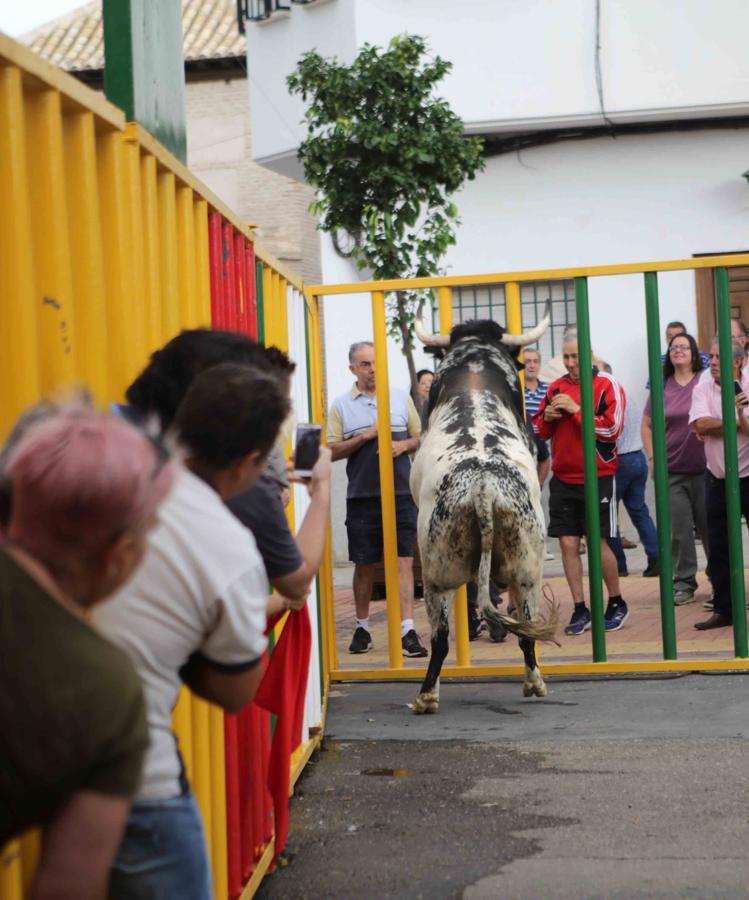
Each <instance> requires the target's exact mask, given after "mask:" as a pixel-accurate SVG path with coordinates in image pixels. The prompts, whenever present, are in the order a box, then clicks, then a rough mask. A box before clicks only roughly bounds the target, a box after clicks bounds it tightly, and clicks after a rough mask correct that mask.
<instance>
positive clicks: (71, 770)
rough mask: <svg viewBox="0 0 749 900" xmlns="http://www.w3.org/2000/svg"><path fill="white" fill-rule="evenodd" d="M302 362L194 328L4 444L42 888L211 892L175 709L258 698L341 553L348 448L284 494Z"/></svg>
mask: <svg viewBox="0 0 749 900" xmlns="http://www.w3.org/2000/svg"><path fill="white" fill-rule="evenodd" d="M293 370H294V365H293V363H292V362H290V361H289V359H288V358H287V357H286V356H285V354H283V353H281V352H280V351H278V350H276V349H274V348H269V349H266V348H264V347H262V346H261V345H258V344H257V343H255V342H254V341H252V340H250V339H249V338H247V337H245V336H243V335H240V334H237V333H231V332H222V331H211V330H207V329H197V330H193V331H185V332H182V333H181V334H180V335H179V336H177V337H176V338H174V339H173V340H172V341H170V342H169V343H168V344H167V345H166V346H165V347H163V348H162V349H160V350H159V351H157V352H156V353H154V354H153V356H152V357H151V359H150V361H149V362H148V364H147V365H146V367H145V368H144V370H143V372H142V373H141V374H140V375H139V376H138V378H136V379H135V381H134V382H133V384H132V385H131V386H130V388H129V389H128V391H127V399H128V405H126V406H119V407H116V409H115V411H114V412H113V413H112V414H110V415H104V414H102V413H99V412H96V411H95V410H94V409H93V407H92V406H91V404H90V402H88V401H87V400H86V399H85V398H81V399H77V400H76V401H75V402H71V403H66V404H62V405H59V404H55V403H45V404H41V405H40V406H39V407H37V408H34V409H33V410H31V411H29V413H27V414H26V415H24V416H23V417H22V418H21V419H20V420H19V422H18V424H17V426H16V428H15V429H14V431H13V433H12V434H11V436H10V438H9V439H8V442H7V443H6V445H5V447H4V449H3V452H2V454H1V455H0V517H1V518H2V522H1V523H0V525H1V527H2V529H3V533H4V543H3V545H2V547H0V573H1V581H0V625H1V627H0V669H1V671H2V676H3V677H2V678H0V735H2V738H0V844H3V843H5V842H6V841H8V840H10V839H12V838H14V837H17V836H19V835H20V834H21V833H22V832H24V831H25V830H26V829H28V828H30V827H39V828H41V830H42V853H41V857H40V860H39V865H38V867H37V870H36V875H35V883H34V888H33V896H34V897H38V898H43V897H48V896H49V897H51V896H54V897H62V898H76V900H79V898H84V900H85V898H88V897H91V898H93V897H97V898H101V897H104V896H109V897H110V898H111V900H120V898H136V897H137V898H140V897H180V898H191V900H192V898H194V900H209V898H211V897H212V896H213V892H212V888H211V876H210V868H209V865H208V858H207V854H206V843H205V837H204V834H203V825H202V821H201V817H200V813H199V811H198V808H197V805H196V803H195V800H194V798H193V795H192V792H191V789H190V785H189V783H188V780H187V777H186V774H185V769H184V766H183V764H182V759H181V756H180V751H179V747H178V745H177V741H176V737H175V735H174V733H173V732H172V727H171V715H172V710H173V708H174V705H175V703H176V700H177V696H178V693H179V691H180V688H181V686H182V685H187V686H189V687H190V689H191V690H192V691H193V692H194V693H195V694H197V695H198V696H200V697H203V698H205V699H206V700H209V701H210V702H212V703H214V704H217V705H218V706H220V707H222V708H223V709H224V710H226V711H228V712H236V711H238V710H240V709H241V708H243V707H244V706H245V705H246V704H247V703H248V702H250V700H251V699H252V698H253V696H254V694H255V691H256V689H257V687H258V684H259V682H260V680H261V677H262V667H261V665H260V661H261V658H262V656H263V652H264V650H265V648H266V645H267V639H266V637H265V632H266V626H267V621H268V617H269V615H273V614H274V613H277V612H279V611H281V610H292V611H294V610H301V609H302V608H303V607H304V606H305V604H306V602H307V598H308V595H309V592H310V587H311V583H312V580H313V578H314V577H315V574H316V572H317V569H318V567H319V565H320V562H321V560H322V555H323V550H324V545H325V529H326V523H327V518H328V513H329V502H330V464H331V454H330V450H329V449H327V448H325V447H323V448H321V449H320V451H319V456H318V459H317V462H316V463H315V465H314V468H313V469H312V474H311V477H310V478H309V479H305V481H306V484H307V487H308V490H309V493H310V503H309V505H308V508H307V511H306V514H305V517H304V519H303V521H302V522H301V524H300V527H299V530H298V533H297V535H296V536H293V535H292V534H291V532H290V531H289V526H288V524H287V520H286V517H285V515H284V499H285V498H284V491H288V487H289V476H288V472H287V466H286V463H285V460H284V459H283V458H282V457H281V458H279V452H278V450H277V448H278V446H279V441H281V442H282V443H285V442H286V438H287V437H288V434H289V431H290V427H291V425H292V423H293V416H292V411H291V404H290V400H289V393H290V379H291V375H292V372H293ZM270 586H272V587H273V588H275V590H274V592H273V593H272V594H271V593H270V591H269V587H270ZM292 614H293V613H292Z"/></svg>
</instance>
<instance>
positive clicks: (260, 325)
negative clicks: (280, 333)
mask: <svg viewBox="0 0 749 900" xmlns="http://www.w3.org/2000/svg"><path fill="white" fill-rule="evenodd" d="M255 298H256V300H257V339H258V343H260V344H264V343H265V305H264V303H263V264H262V263H261V262H256V263H255Z"/></svg>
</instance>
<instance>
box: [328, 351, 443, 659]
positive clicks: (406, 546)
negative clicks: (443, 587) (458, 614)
mask: <svg viewBox="0 0 749 900" xmlns="http://www.w3.org/2000/svg"><path fill="white" fill-rule="evenodd" d="M349 369H350V370H351V374H352V375H353V376H354V377H355V379H356V381H355V383H354V385H353V387H352V388H351V390H350V391H348V392H347V393H345V394H341V396H340V397H336V399H335V400H334V401H333V404H332V406H331V408H330V413H329V414H328V445H329V446H330V449H331V452H332V455H333V462H335V461H336V460H338V459H346V460H348V462H347V463H346V475H347V476H348V489H347V491H346V533H347V535H348V546H349V559H350V560H351V562H352V563H354V585H353V587H354V603H355V604H356V629H355V631H354V636H353V639H352V641H351V645H350V646H349V653H367V652H368V651H369V650H371V648H372V637H371V634H370V629H369V603H370V600H371V599H372V587H373V584H374V574H375V567H376V565H377V563H378V562H380V560H381V559H382V552H383V537H382V508H381V500H380V465H379V460H378V456H377V454H378V441H377V394H376V392H375V355H374V346H373V345H372V343H371V342H369V341H359V342H358V343H356V344H352V345H351V348H350V350H349ZM390 424H391V428H392V439H393V477H394V483H395V515H396V527H397V534H398V578H399V586H400V603H401V643H402V649H403V655H404V656H411V657H422V656H426V655H427V651H426V648H425V647H424V646H423V645H422V643H421V641H420V640H419V636H418V635H417V634H416V631H415V629H414V622H413V602H414V576H413V557H414V549H415V547H416V505H415V503H414V502H413V499H412V497H411V489H410V487H409V484H408V480H409V476H410V474H411V459H410V457H409V454H410V453H413V452H414V451H415V450H416V449H417V448H418V446H419V435H420V433H421V423H420V421H419V414H418V413H417V412H416V407H415V406H414V402H413V400H412V399H411V397H410V396H409V395H408V394H407V393H406V392H405V391H402V390H400V389H399V388H390Z"/></svg>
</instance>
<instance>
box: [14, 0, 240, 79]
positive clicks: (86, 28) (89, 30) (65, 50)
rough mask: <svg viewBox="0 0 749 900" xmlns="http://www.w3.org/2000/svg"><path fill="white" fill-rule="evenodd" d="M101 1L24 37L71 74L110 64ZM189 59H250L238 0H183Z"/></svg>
mask: <svg viewBox="0 0 749 900" xmlns="http://www.w3.org/2000/svg"><path fill="white" fill-rule="evenodd" d="M101 7H102V4H101V0H94V2H92V3H87V4H86V5H85V6H81V7H80V8H79V9H76V10H73V12H70V13H67V14H66V15H64V16H60V17H59V18H57V19H52V21H50V22H47V23H46V24H45V25H40V26H39V27H38V28H35V29H34V30H33V31H29V32H28V33H27V34H24V35H22V36H21V37H20V38H19V40H20V41H21V43H23V44H26V46H28V47H29V48H30V49H31V50H33V51H34V52H35V53H38V54H39V56H41V57H43V58H44V59H46V60H47V61H48V62H51V63H53V64H54V65H56V66H59V67H60V68H61V69H66V70H67V71H69V72H80V71H83V70H85V69H103V68H104V31H103V28H102V14H101ZM182 28H183V31H184V38H183V46H184V52H185V61H186V62H194V61H197V60H201V59H205V60H210V59H226V58H229V57H236V56H240V57H244V55H245V53H246V52H247V45H246V42H245V37H244V35H241V34H239V31H238V29H237V19H236V5H235V4H234V3H233V2H232V0H182Z"/></svg>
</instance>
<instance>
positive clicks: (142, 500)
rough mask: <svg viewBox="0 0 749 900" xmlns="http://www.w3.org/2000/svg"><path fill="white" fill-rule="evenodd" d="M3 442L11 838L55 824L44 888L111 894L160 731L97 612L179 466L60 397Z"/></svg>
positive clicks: (0, 701) (2, 584) (45, 855)
mask: <svg viewBox="0 0 749 900" xmlns="http://www.w3.org/2000/svg"><path fill="white" fill-rule="evenodd" d="M14 440H15V441H16V443H15V446H13V447H12V449H10V450H9V451H8V452H7V453H4V454H3V456H4V460H3V461H4V464H5V465H4V472H3V476H4V477H7V479H8V484H10V486H11V488H12V509H10V511H9V520H8V521H7V523H6V535H5V536H6V543H4V544H3V545H2V546H0V846H2V845H3V844H4V843H5V842H6V841H8V840H10V839H12V838H14V837H16V836H18V835H20V834H21V833H22V832H24V831H25V830H26V829H28V828H32V827H40V828H41V829H42V831H43V842H42V852H41V857H40V860H39V865H38V868H37V871H36V875H35V882H34V888H33V891H32V894H33V896H34V897H35V898H44V897H48V896H53V895H54V897H56V898H71V900H72V898H76V900H85V898H94V897H96V898H101V897H104V896H106V888H107V878H108V872H109V867H110V864H111V861H112V858H113V856H114V854H115V851H116V849H117V846H118V844H119V841H120V838H121V835H122V832H123V828H124V825H125V822H126V820H127V816H128V811H129V809H130V802H131V797H132V796H133V795H134V794H135V792H136V790H137V787H138V784H139V782H140V775H141V766H142V761H143V756H144V754H145V751H146V748H147V744H148V728H147V725H146V719H145V706H144V701H143V692H142V688H141V684H140V680H139V679H138V676H137V675H136V673H135V670H134V668H133V666H132V663H131V662H130V661H129V659H128V658H127V656H126V655H125V654H124V653H123V652H122V651H121V650H119V649H118V648H116V647H115V646H113V645H112V644H111V643H109V641H107V640H105V638H103V637H102V636H101V635H100V634H98V633H97V632H96V631H95V630H94V629H93V628H92V627H91V626H90V625H89V624H88V622H87V621H86V611H87V610H88V609H89V608H91V607H92V606H94V605H95V604H97V603H99V601H101V600H103V599H104V598H106V597H108V596H109V595H110V594H112V593H114V592H115V591H116V590H117V589H118V588H119V587H120V586H121V585H123V584H124V583H125V582H126V581H127V580H128V579H129V578H130V576H131V575H132V573H133V572H134V571H135V569H136V568H137V567H138V565H139V564H140V562H141V560H142V558H143V556H144V553H145V549H146V536H147V533H148V532H149V531H150V529H151V528H152V527H153V525H154V524H155V521H156V513H157V508H158V506H159V504H160V502H161V501H162V500H163V499H164V498H165V496H166V495H167V493H168V492H169V490H170V489H171V486H172V483H173V481H174V476H175V469H176V466H175V464H174V463H173V462H172V461H170V459H169V455H168V453H166V451H164V450H163V449H161V448H160V447H158V446H156V445H155V444H154V443H153V442H152V441H151V440H149V438H148V437H146V436H145V435H144V434H142V433H141V432H139V431H137V430H136V429H135V428H133V427H132V426H130V425H128V424H127V423H126V422H124V421H122V420H118V419H116V418H113V417H109V416H105V415H101V414H99V413H96V412H94V411H93V410H90V409H87V408H81V407H77V408H68V409H59V408H58V409H55V407H51V408H50V409H49V410H48V411H47V412H46V415H45V417H43V418H42V419H41V420H40V421H36V422H32V424H30V425H29V426H28V429H27V430H25V433H24V430H23V429H21V430H20V431H19V432H18V433H17V434H16V435H14Z"/></svg>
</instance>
